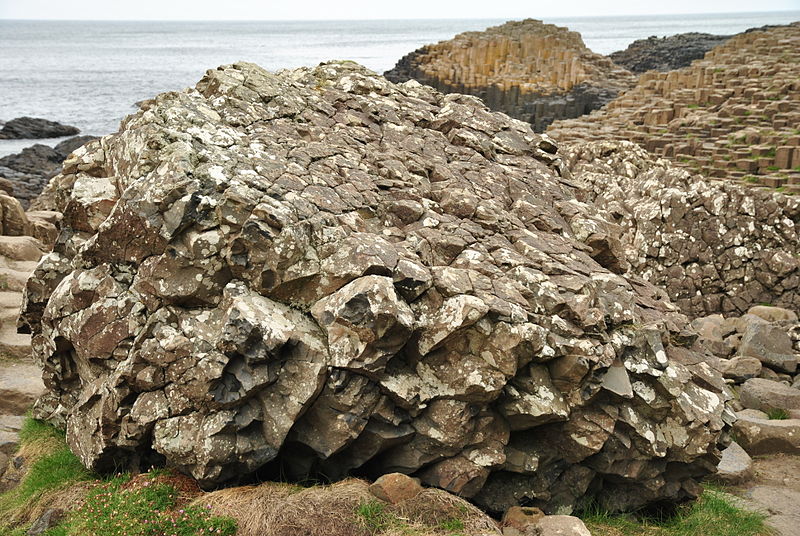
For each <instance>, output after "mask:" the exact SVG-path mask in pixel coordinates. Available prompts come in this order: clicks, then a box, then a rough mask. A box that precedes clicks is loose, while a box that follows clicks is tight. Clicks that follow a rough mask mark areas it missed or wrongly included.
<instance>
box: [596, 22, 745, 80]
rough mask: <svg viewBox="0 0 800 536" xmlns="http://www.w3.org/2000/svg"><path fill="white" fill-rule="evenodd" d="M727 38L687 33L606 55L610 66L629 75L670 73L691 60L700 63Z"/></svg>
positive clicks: (637, 43) (642, 41) (641, 41)
mask: <svg viewBox="0 0 800 536" xmlns="http://www.w3.org/2000/svg"><path fill="white" fill-rule="evenodd" d="M730 37H731V36H730V35H713V34H707V33H699V32H689V33H682V34H675V35H670V36H669V37H657V36H655V35H653V36H650V37H648V38H647V39H637V40H636V41H634V42H633V43H631V44H630V45H628V48H626V49H625V50H618V51H617V52H612V53H611V54H609V55H608V57H609V58H611V59H612V60H613V61H614V63H616V64H617V65H620V66H622V67H625V68H626V69H628V70H629V71H631V72H633V73H637V74H640V73H643V72H646V71H672V70H674V69H681V68H683V67H688V66H689V65H690V64H691V63H692V62H693V61H694V60H698V59H701V58H702V57H703V56H705V53H706V52H708V51H709V50H711V49H712V48H714V47H715V46H717V45H721V44H722V43H724V42H725V41H727V40H728V39H730Z"/></svg>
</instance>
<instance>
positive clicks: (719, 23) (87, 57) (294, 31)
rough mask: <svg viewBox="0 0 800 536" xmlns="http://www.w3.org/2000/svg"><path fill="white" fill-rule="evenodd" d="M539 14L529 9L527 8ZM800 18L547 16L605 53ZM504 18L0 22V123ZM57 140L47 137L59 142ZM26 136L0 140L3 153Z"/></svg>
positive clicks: (99, 107)
mask: <svg viewBox="0 0 800 536" xmlns="http://www.w3.org/2000/svg"><path fill="white" fill-rule="evenodd" d="M531 16H532V17H535V13H531ZM795 20H800V11H792V12H771V13H747V14H741V13H739V14H707V15H682V16H675V15H670V16H649V17H641V16H637V17H602V18H601V17H592V18H588V17H575V18H554V19H545V22H550V23H555V24H559V25H562V26H567V27H569V28H570V29H573V30H577V31H579V32H580V33H581V34H582V35H583V39H584V41H585V42H586V44H587V46H589V48H591V49H592V50H594V51H596V52H599V53H602V54H608V53H610V52H613V51H615V50H620V49H623V48H625V47H626V46H628V44H630V43H631V42H632V41H634V40H636V39H641V38H645V37H648V36H651V35H658V36H665V35H672V34H676V33H683V32H690V31H697V32H709V33H714V34H733V33H737V32H740V31H743V30H745V29H747V28H751V27H755V26H762V25H765V24H785V23H788V22H791V21H795ZM502 22H504V21H503V20H496V19H485V20H472V19H471V20H392V21H329V22H319V21H315V22H311V21H308V22H299V21H298V22H144V21H140V22H128V21H125V22H111V21H103V22H88V21H86V22H83V21H14V20H0V120H8V119H12V118H14V117H19V116H23V115H32V116H37V117H44V118H48V119H52V120H56V121H60V122H62V123H66V124H70V125H75V126H77V127H78V128H80V129H81V130H82V131H83V133H86V134H96V135H103V134H108V133H111V132H115V131H116V130H117V128H118V127H119V122H120V120H121V119H122V118H123V117H125V116H126V115H128V114H130V113H132V112H134V111H135V106H134V103H135V102H137V101H140V100H143V99H146V98H149V97H152V96H154V95H156V94H158V93H160V92H163V91H169V90H179V89H182V88H185V87H188V86H191V85H193V84H194V83H196V82H197V81H198V80H199V79H200V77H202V75H203V73H204V72H205V70H206V69H210V68H214V67H216V66H218V65H221V64H226V63H232V62H235V61H239V60H246V61H251V62H255V63H257V64H259V65H262V66H263V67H265V68H267V69H270V70H277V69H281V68H288V67H298V66H304V65H306V66H309V65H316V64H317V63H319V62H321V61H326V60H331V59H349V60H353V61H357V62H359V63H361V64H363V65H365V66H366V67H368V68H370V69H372V70H374V71H376V72H383V71H385V70H387V69H390V68H391V67H392V66H393V65H394V64H395V62H396V61H397V60H398V59H399V58H400V57H402V56H403V55H405V54H407V53H408V52H411V51H412V50H415V49H416V48H419V47H420V46H422V45H425V44H428V43H434V42H437V41H441V40H443V39H449V38H451V37H452V36H454V35H455V34H457V33H460V32H464V31H470V30H482V29H484V28H486V27H488V26H493V25H496V24H500V23H502ZM57 141H58V140H47V141H46V143H50V144H52V143H55V142H57ZM32 143H34V142H32V141H27V140H20V141H5V140H0V156H3V155H6V154H10V153H12V152H17V151H19V150H21V149H22V148H23V147H25V146H28V145H31V144H32Z"/></svg>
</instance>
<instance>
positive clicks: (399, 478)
mask: <svg viewBox="0 0 800 536" xmlns="http://www.w3.org/2000/svg"><path fill="white" fill-rule="evenodd" d="M421 491H422V486H420V485H419V480H417V479H415V478H411V477H410V476H407V475H404V474H402V473H390V474H388V475H383V476H381V477H380V478H379V479H378V480H376V481H375V482H373V483H372V484H371V485H370V487H369V492H370V493H372V494H373V495H374V496H376V497H377V498H379V499H380V500H382V501H384V502H388V503H391V504H397V503H400V502H403V501H405V500H408V499H413V498H414V497H416V496H417V495H419V494H420V492H421Z"/></svg>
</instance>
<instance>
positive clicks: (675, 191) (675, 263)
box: [559, 142, 800, 339]
mask: <svg viewBox="0 0 800 536" xmlns="http://www.w3.org/2000/svg"><path fill="white" fill-rule="evenodd" d="M560 147H561V150H560V153H559V154H560V155H561V157H562V158H563V159H564V162H565V165H566V166H567V167H568V168H569V169H570V170H571V172H572V176H573V180H574V181H575V183H576V187H575V191H576V196H577V197H578V198H580V199H581V200H582V201H584V202H587V203H594V204H595V205H596V206H598V207H599V208H600V209H601V210H602V211H604V212H605V213H606V215H607V219H609V220H613V221H615V222H616V223H617V224H618V225H619V226H620V232H619V240H620V242H621V244H622V248H623V250H624V251H625V255H626V260H627V261H628V263H629V264H630V265H631V269H630V272H632V273H636V274H641V275H642V277H644V278H646V279H647V280H648V281H649V282H650V283H653V284H655V285H657V286H660V287H662V288H663V289H664V290H665V291H666V293H667V295H669V297H670V298H671V299H672V300H673V301H674V302H675V303H676V304H677V305H679V306H680V307H681V309H682V310H683V311H684V312H686V313H689V314H690V315H691V316H705V315H708V314H709V313H721V314H723V315H725V316H729V317H730V316H733V315H737V314H743V313H745V312H746V311H747V310H748V309H749V308H750V307H751V306H752V305H753V304H755V303H758V302H767V301H770V302H772V303H781V304H784V305H785V306H787V307H800V292H798V289H800V277H798V274H800V272H798V269H800V235H798V232H797V229H798V228H800V226H799V225H800V197H797V196H780V195H778V196H777V197H776V194H773V193H771V192H769V191H765V190H763V189H748V190H743V189H742V188H741V187H740V186H738V185H736V184H731V183H728V182H725V181H712V180H705V179H703V178H702V177H700V176H697V175H692V174H691V173H689V172H687V171H685V170H682V169H679V168H677V167H675V166H673V165H671V164H670V163H669V162H668V161H666V160H664V159H659V158H657V157H654V156H651V155H649V154H648V153H647V151H645V150H644V149H642V148H641V147H638V146H637V145H635V144H632V143H630V142H592V143H582V144H574V145H565V144H562V145H561V146H560ZM689 207H694V208H692V209H691V210H689ZM723 207H726V208H725V209H724V210H723ZM767 213H769V214H773V215H774V217H775V218H777V221H778V223H775V224H772V223H769V222H767V221H765V220H764V219H763V217H762V216H761V214H767ZM796 222H797V223H796ZM776 225H777V228H776ZM745 228H747V229H752V231H748V232H747V233H741V232H737V231H731V232H727V231H725V232H723V231H722V229H745ZM700 229H702V230H703V231H702V232H700V231H699V230H700ZM688 237H691V238H692V240H689V238H688ZM684 240H689V243H690V244H691V247H688V246H687V247H685V246H684V244H685V243H686V242H685V241H684ZM775 259H778V260H780V261H781V262H780V263H775V262H773V261H774V260H775ZM784 261H785V263H784ZM750 272H753V273H760V274H762V275H761V276H760V279H753V278H752V277H750V276H747V275H746V274H747V273H750ZM767 274H769V275H767ZM717 322H718V325H719V326H721V327H723V326H724V329H723V331H725V332H727V331H729V330H730V327H731V324H732V323H733V324H743V325H749V324H753V323H759V324H764V323H767V322H766V321H765V320H763V319H762V318H760V317H757V316H755V315H747V314H745V315H744V316H742V317H741V318H739V320H738V321H736V322H734V321H733V319H730V318H727V319H721V320H717ZM710 325H714V323H713V322H712V323H711V324H710ZM709 329H713V328H709ZM729 336H730V335H729ZM719 338H725V337H724V336H723V335H722V334H721V333H720V334H719V335H718V336H717V339H719Z"/></svg>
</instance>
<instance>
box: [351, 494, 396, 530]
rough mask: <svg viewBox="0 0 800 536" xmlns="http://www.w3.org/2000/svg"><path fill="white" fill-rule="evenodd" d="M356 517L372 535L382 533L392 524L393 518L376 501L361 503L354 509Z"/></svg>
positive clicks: (381, 504)
mask: <svg viewBox="0 0 800 536" xmlns="http://www.w3.org/2000/svg"><path fill="white" fill-rule="evenodd" d="M356 515H357V516H358V517H360V518H361V521H362V522H363V523H364V525H366V526H367V529H369V531H370V532H372V533H373V534H379V533H380V532H383V531H384V530H386V529H387V528H388V527H390V526H391V524H392V517H393V516H392V515H391V514H389V513H388V512H387V511H386V507H385V506H384V505H383V503H380V502H378V501H369V502H362V503H361V504H359V505H358V508H356Z"/></svg>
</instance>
